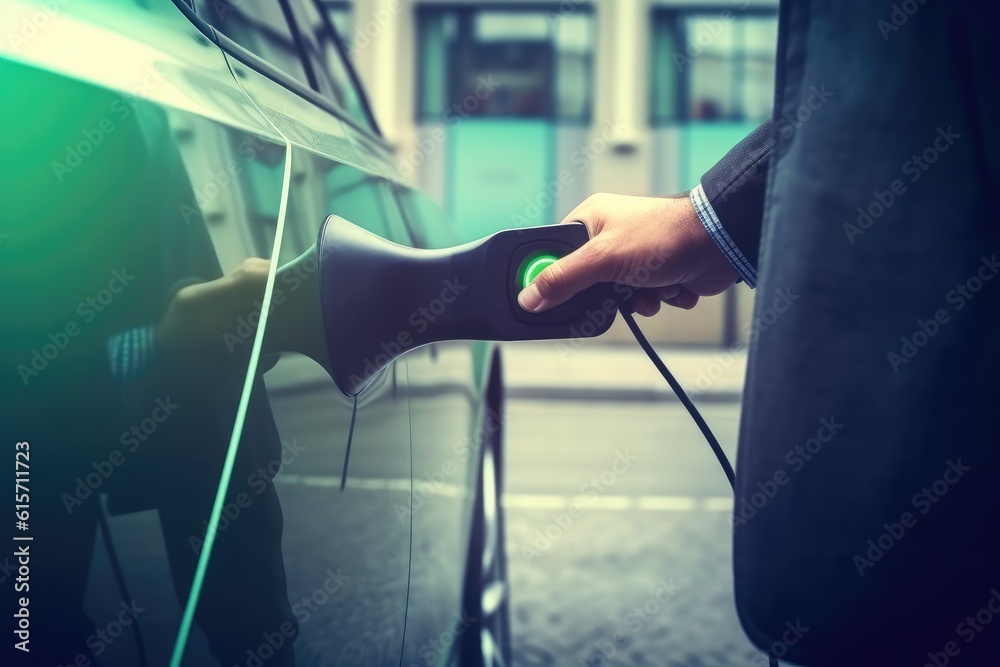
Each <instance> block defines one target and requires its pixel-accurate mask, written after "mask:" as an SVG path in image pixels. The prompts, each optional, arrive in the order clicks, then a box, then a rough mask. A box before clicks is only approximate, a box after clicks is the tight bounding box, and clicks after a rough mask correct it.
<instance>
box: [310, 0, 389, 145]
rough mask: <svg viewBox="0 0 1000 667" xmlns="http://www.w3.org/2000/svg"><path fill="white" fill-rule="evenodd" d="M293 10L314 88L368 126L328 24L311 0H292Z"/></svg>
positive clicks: (365, 114) (359, 99) (366, 117)
mask: <svg viewBox="0 0 1000 667" xmlns="http://www.w3.org/2000/svg"><path fill="white" fill-rule="evenodd" d="M291 9H292V14H293V16H294V17H295V23H296V25H297V26H298V29H299V33H300V36H301V38H302V46H303V49H304V50H305V52H306V57H307V58H308V60H309V64H310V66H311V68H312V70H313V73H314V74H315V76H316V89H317V91H318V92H319V93H320V94H322V95H324V96H326V97H328V98H329V99H331V100H333V101H334V102H335V103H336V104H337V105H338V106H339V107H341V108H342V109H344V110H345V111H346V112H347V113H348V114H349V115H350V117H351V118H353V119H354V120H356V121H357V122H358V123H359V124H360V125H361V126H362V127H370V125H371V124H370V123H369V121H368V115H367V113H366V112H365V109H364V106H363V105H362V104H361V97H360V95H359V94H358V91H357V88H356V87H355V85H354V81H353V80H352V79H351V75H350V73H349V72H348V69H347V66H346V65H345V64H344V60H343V58H342V57H341V55H340V50H339V49H338V48H337V43H336V41H335V40H336V39H337V37H336V35H335V34H334V33H333V32H332V31H331V24H330V22H329V21H327V20H326V19H324V18H323V15H322V14H321V13H320V12H319V10H318V9H317V8H316V5H315V4H313V2H312V0H300V1H299V2H293V3H291Z"/></svg>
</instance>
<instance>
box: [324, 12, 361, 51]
mask: <svg viewBox="0 0 1000 667" xmlns="http://www.w3.org/2000/svg"><path fill="white" fill-rule="evenodd" d="M353 4H354V3H353V2H350V1H348V0H320V6H321V7H322V8H323V11H325V12H326V15H327V16H329V17H330V22H331V23H333V29H334V30H335V31H336V33H337V35H338V36H339V37H340V42H341V44H343V45H344V46H345V47H346V48H345V49H344V53H345V54H346V55H347V58H348V59H349V60H353V59H354V58H353V56H354V54H353V49H352V48H351V47H352V46H355V47H356V46H357V45H356V44H355V43H354V42H355V40H354V39H352V34H353V28H354V19H353V12H352V5H353Z"/></svg>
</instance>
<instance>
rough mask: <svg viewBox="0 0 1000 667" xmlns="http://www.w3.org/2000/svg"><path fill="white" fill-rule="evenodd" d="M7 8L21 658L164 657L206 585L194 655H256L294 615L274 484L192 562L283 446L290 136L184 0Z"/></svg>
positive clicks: (9, 307) (2, 334)
mask: <svg viewBox="0 0 1000 667" xmlns="http://www.w3.org/2000/svg"><path fill="white" fill-rule="evenodd" d="M0 13H2V19H0V23H3V25H7V26H19V28H18V35H19V39H18V40H4V43H3V45H0V56H2V58H3V62H2V63H0V67H2V71H3V74H2V78H3V87H4V99H5V103H4V104H3V105H0V107H2V109H0V114H2V115H0V122H2V127H3V134H2V143H3V148H2V150H0V172H2V178H0V183H2V185H0V188H2V191H0V198H2V201H3V202H4V216H3V217H4V221H3V234H4V235H5V236H4V238H3V243H2V253H3V258H2V260H0V285H2V289H0V307H2V308H3V309H4V312H5V313H7V315H5V316H4V317H3V319H2V321H0V355H2V356H3V358H4V363H3V367H4V369H7V370H5V372H4V374H3V378H2V379H0V393H2V397H0V402H2V405H3V415H2V418H0V430H2V437H3V439H4V441H5V442H14V441H16V442H23V443H26V444H25V446H24V450H25V452H27V453H28V456H26V457H25V461H26V462H29V461H30V472H31V475H30V480H31V484H30V487H29V490H27V491H26V492H25V493H26V496H25V497H26V500H25V503H26V504H29V505H30V509H29V510H28V517H29V518H28V520H26V521H25V524H26V525H25V529H24V531H23V535H24V536H25V537H31V538H33V539H32V540H31V541H30V543H29V542H27V541H26V544H30V547H31V550H32V555H31V575H32V577H31V581H30V590H27V589H26V590H25V593H26V594H27V595H26V596H25V597H26V599H28V600H29V602H30V610H31V637H30V640H29V641H30V644H28V645H26V648H30V652H31V658H32V660H33V661H36V660H37V661H38V664H42V663H43V662H44V663H45V664H85V663H86V661H87V660H90V661H94V660H99V661H100V663H101V664H103V665H134V664H138V662H139V657H138V656H139V653H140V652H145V653H146V654H147V655H149V656H156V657H157V658H160V659H161V660H162V659H164V658H165V657H166V656H170V655H171V651H172V649H173V646H174V643H175V639H176V637H177V635H178V629H179V628H185V627H187V623H185V622H183V621H182V615H183V601H184V600H186V599H187V597H188V593H189V591H190V590H191V586H192V582H193V581H194V582H196V586H197V585H198V584H197V582H198V581H199V580H203V582H204V581H207V582H209V583H206V584H205V585H204V586H202V587H201V591H200V599H201V608H200V610H199V613H198V614H197V615H196V616H195V617H194V618H193V619H192V620H195V621H197V623H196V624H195V625H194V626H193V630H192V632H191V634H190V635H188V640H189V644H190V648H189V651H188V653H187V655H186V660H185V664H190V665H206V664H215V660H213V659H211V658H210V657H209V656H210V652H214V653H215V655H216V656H217V657H218V658H219V659H224V660H228V659H230V658H231V659H232V660H233V661H236V660H240V661H242V660H243V659H245V656H244V657H239V656H241V655H242V651H241V650H239V649H240V648H241V647H242V645H243V644H244V643H246V644H249V643H250V641H251V640H250V639H248V638H254V637H259V636H261V635H262V634H263V633H264V632H268V631H270V627H269V626H270V624H271V623H272V622H273V621H275V620H278V619H281V618H283V617H284V616H290V613H289V611H288V609H287V607H288V603H287V599H286V598H285V597H284V573H283V570H284V568H283V565H282V563H281V551H280V539H281V526H280V515H279V514H278V513H277V512H276V503H275V502H274V500H275V499H274V495H273V493H272V494H268V493H264V494H261V495H260V496H258V497H256V498H255V500H254V502H253V503H251V504H250V505H249V506H247V507H240V506H239V505H231V503H232V502H233V501H234V500H235V498H234V497H233V496H229V495H224V496H223V498H222V502H221V503H220V507H222V508H223V510H224V511H228V512H229V513H230V516H234V517H235V514H234V513H233V512H232V510H231V509H230V508H231V507H236V508H237V509H239V516H238V518H234V519H233V520H232V521H231V522H230V523H229V524H228V526H227V529H226V530H222V526H223V525H225V524H224V520H225V519H226V518H227V515H226V514H225V513H223V514H222V515H221V517H222V520H223V522H220V524H219V525H220V533H219V536H218V539H217V540H216V543H215V556H216V559H215V561H214V563H211V564H209V567H208V569H207V575H208V576H207V578H201V577H199V576H198V575H197V574H196V570H197V563H198V559H199V555H200V553H202V547H203V544H204V536H205V531H206V528H205V523H203V522H206V523H207V522H208V521H209V520H210V517H211V515H212V508H213V504H214V503H215V500H216V497H215V496H216V490H217V488H218V487H219V480H220V479H221V478H222V476H223V471H224V470H226V469H227V456H228V455H229V453H230V452H233V453H234V454H235V456H234V458H233V460H232V467H231V470H232V475H233V476H234V477H237V478H239V477H240V476H243V477H245V476H246V475H248V474H250V472H251V471H256V470H257V469H258V468H259V467H262V466H263V467H265V468H267V467H268V466H269V462H270V461H273V460H274V459H275V458H276V457H277V458H280V456H281V452H282V450H281V443H280V440H279V439H278V437H277V435H276V433H275V431H274V427H273V424H272V421H271V417H270V413H269V410H268V407H267V405H266V403H265V402H263V400H262V399H263V398H264V395H263V391H262V390H263V385H262V382H261V374H262V371H263V366H262V365H261V362H260V357H259V355H258V354H256V353H255V352H254V350H253V346H254V341H255V340H256V337H257V335H258V333H259V331H258V328H257V327H256V326H255V323H256V321H257V320H258V319H260V318H261V317H262V312H261V311H262V310H266V306H265V304H266V303H267V299H266V296H265V295H266V291H267V289H268V285H269V280H270V276H269V272H268V260H269V259H270V258H271V257H272V255H273V245H274V240H275V239H276V238H277V235H278V233H279V227H280V226H279V219H278V218H279V216H278V212H279V209H280V202H281V196H282V183H283V180H284V175H285V173H286V168H287V167H288V162H287V160H286V146H285V142H284V141H283V140H282V138H281V137H280V135H279V134H278V133H277V132H275V130H274V129H273V128H272V127H271V125H270V124H269V123H268V122H267V121H266V120H265V119H264V118H263V117H262V116H261V114H260V113H259V112H258V111H257V110H256V108H255V107H254V106H253V104H252V103H251V102H250V100H249V99H248V98H247V97H246V96H245V95H244V93H243V92H242V90H241V89H240V87H239V86H238V85H237V83H236V81H235V80H234V78H233V76H232V74H231V73H230V71H229V69H228V66H227V64H226V61H225V58H224V56H223V54H222V53H221V52H220V51H219V49H218V48H217V47H216V46H215V45H214V44H212V43H211V42H210V41H209V40H208V39H206V37H205V36H204V35H203V34H202V33H200V32H199V31H198V30H196V29H195V28H194V27H193V26H192V25H191V23H190V22H189V21H188V20H187V18H186V17H185V16H184V15H183V14H182V13H181V11H180V10H179V9H178V8H177V7H176V6H175V5H174V4H172V3H171V2H169V1H167V0H157V1H152V2H111V1H110V0H108V1H99V0H80V1H79V2H74V3H68V4H65V5H62V6H60V7H59V8H58V10H57V11H55V10H53V9H52V8H51V7H50V6H49V5H46V4H45V3H37V4H36V3H21V2H5V3H3V4H2V7H0ZM12 313H16V314H17V315H16V316H11V315H10V314H12ZM106 515H110V518H108V519H107V525H108V527H109V529H110V530H109V531H106V530H103V529H101V530H100V531H99V530H98V525H99V524H101V523H102V522H103V521H104V520H105V517H106ZM108 534H110V536H111V537H112V538H113V539H112V540H111V541H107V540H106V539H99V537H98V536H99V535H100V536H101V537H103V538H106V537H107V536H108ZM112 546H113V547H114V548H113V549H112V548H111V547H112ZM234 554H239V556H238V558H237V557H234ZM237 560H238V562H239V565H238V567H234V566H232V565H231V563H232V562H233V561H237ZM227 561H229V563H227ZM5 567H6V564H5ZM223 568H225V569H226V571H225V572H222V569H223ZM5 571H6V570H5ZM12 584H13V582H12V581H11V580H8V581H7V583H6V584H5V585H12ZM250 591H256V592H257V593H258V595H256V596H253V597H251V596H250V595H248V593H249V592H250ZM261 591H264V594H260V593H261ZM4 602H5V605H8V604H10V605H14V606H16V605H17V604H18V603H17V601H16V600H15V599H14V598H13V596H4ZM8 611H9V612H10V613H11V616H8V618H11V617H13V614H14V613H16V609H10V610H7V609H5V614H6V613H7V612H8ZM279 624H280V621H279ZM137 626H141V628H142V630H143V633H142V635H143V638H144V640H145V641H144V646H143V650H142V651H140V650H139V649H138V648H137V644H136V642H135V641H134V640H135V633H134V630H135V628H136V627H137ZM10 649H11V646H10V643H5V645H4V648H3V651H8V650H10ZM15 657H16V658H23V657H24V656H23V653H16V654H15ZM0 662H3V663H4V664H17V663H16V662H14V661H11V660H0ZM231 664H232V663H231Z"/></svg>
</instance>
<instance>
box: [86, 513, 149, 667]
mask: <svg viewBox="0 0 1000 667" xmlns="http://www.w3.org/2000/svg"><path fill="white" fill-rule="evenodd" d="M98 504H99V505H100V509H99V511H98V512H97V521H98V523H99V524H100V526H101V539H102V540H103V541H104V549H105V551H107V552H108V560H109V561H111V570H112V572H114V574H115V580H116V581H117V582H118V590H119V592H120V593H121V594H122V602H124V603H125V604H128V601H129V600H131V599H132V596H131V594H129V592H128V586H127V585H126V584H125V574H124V573H123V572H122V564H121V563H120V562H119V561H118V553H117V552H116V551H115V544H114V542H112V541H111V529H110V528H109V527H108V518H107V517H106V516H105V513H104V503H103V502H101V503H98ZM132 628H133V632H134V633H135V634H134V637H135V650H136V651H137V652H138V653H139V664H140V665H141V667H149V659H148V658H147V657H146V642H145V641H143V639H142V631H141V630H140V629H139V619H138V618H133V619H132Z"/></svg>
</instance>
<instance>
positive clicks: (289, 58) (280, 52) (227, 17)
mask: <svg viewBox="0 0 1000 667" xmlns="http://www.w3.org/2000/svg"><path fill="white" fill-rule="evenodd" d="M281 4H282V3H280V2H276V1H275V0H198V2H197V3H196V6H197V11H198V16H200V17H201V18H203V19H204V20H205V21H206V22H208V23H209V24H210V25H211V26H212V27H213V28H215V29H216V30H218V31H219V32H221V33H222V34H223V35H225V36H226V37H228V38H229V39H231V40H233V41H234V42H236V43H237V44H239V45H240V46H242V47H243V48H244V49H246V50H247V51H250V52H251V53H253V54H254V55H257V56H259V57H260V58H262V59H263V60H266V61H267V62H268V63H270V64H271V65H273V66H275V67H277V68H278V69H280V70H281V71H282V72H284V73H285V74H287V75H289V76H290V77H292V78H293V79H297V80H298V81H300V82H301V83H304V84H305V85H307V86H308V85H309V76H308V75H307V74H306V69H305V66H304V65H303V63H302V58H301V56H300V54H299V50H298V49H297V48H296V45H295V37H294V36H293V34H292V29H291V27H290V26H289V24H288V20H287V18H286V16H285V13H284V11H283V10H282V8H281Z"/></svg>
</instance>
